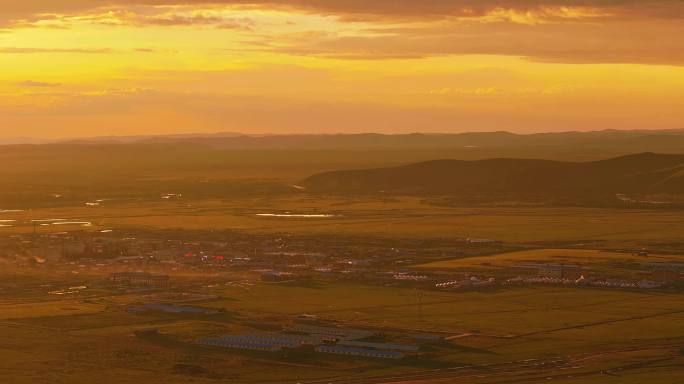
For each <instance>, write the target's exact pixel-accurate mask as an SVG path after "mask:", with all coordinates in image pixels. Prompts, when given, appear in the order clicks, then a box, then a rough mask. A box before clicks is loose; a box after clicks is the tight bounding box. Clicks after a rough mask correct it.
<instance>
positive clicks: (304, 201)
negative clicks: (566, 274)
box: [0, 195, 684, 242]
mask: <svg viewBox="0 0 684 384" xmlns="http://www.w3.org/2000/svg"><path fill="white" fill-rule="evenodd" d="M285 212H289V213H294V214H323V215H331V216H330V217H319V218H316V217H313V218H311V217H310V218H301V217H259V216H257V214H260V213H285ZM55 218H61V219H66V220H67V221H69V222H91V223H92V226H90V227H83V226H82V225H81V224H71V225H69V224H66V225H49V226H40V225H38V226H36V227H35V228H36V230H37V231H39V232H40V233H46V232H56V231H65V230H74V229H86V230H98V229H102V228H114V229H116V228H147V229H188V230H238V231H246V232H254V233H284V232H287V233H293V234H304V235H331V234H335V235H337V234H339V235H349V236H355V235H359V236H379V237H387V238H408V239H420V238H436V237H446V238H488V239H495V240H500V241H508V242H535V241H549V242H550V241H565V242H567V241H577V242H582V241H601V240H605V241H627V242H628V241H657V242H679V241H681V239H682V238H684V226H682V225H680V224H681V218H682V212H680V211H667V210H657V209H653V210H647V209H598V208H567V207H566V208H560V207H467V208H458V207H454V208H452V207H440V206H434V205H430V204H427V203H425V202H424V201H422V200H420V199H417V198H402V199H377V198H366V199H362V198H358V199H345V198H332V197H327V198H317V197H314V196H305V195H301V196H294V197H287V198H253V199H250V198H239V199H238V198H235V199H226V200H196V201H187V200H183V199H181V200H172V201H157V202H125V201H119V202H117V201H105V202H103V203H102V206H101V207H86V206H85V205H79V206H73V207H58V208H37V209H30V208H27V209H26V210H25V211H20V212H0V220H17V222H7V223H5V225H11V226H7V227H0V234H11V233H19V232H31V231H33V230H34V226H33V225H30V224H26V222H30V220H46V219H55ZM22 223H23V224H22Z"/></svg>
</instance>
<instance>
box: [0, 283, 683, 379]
mask: <svg viewBox="0 0 684 384" xmlns="http://www.w3.org/2000/svg"><path fill="white" fill-rule="evenodd" d="M198 289H199V290H200V291H201V292H202V293H208V294H213V295H217V296H218V299H216V300H213V301H209V302H206V303H203V304H202V305H203V306H207V307H214V308H219V309H222V310H225V311H226V312H225V314H223V315H218V316H214V317H212V316H175V315H168V314H167V315H155V314H132V313H128V312H126V311H124V308H125V305H127V304H130V303H134V302H136V301H139V300H141V299H142V297H141V296H138V295H136V294H125V295H120V294H112V295H104V296H99V297H95V296H93V297H88V296H87V295H86V296H83V297H81V298H79V297H71V298H68V299H66V298H65V299H62V298H58V299H47V300H46V299H43V300H44V301H40V300H37V299H38V298H37V297H34V298H32V299H30V298H22V299H18V300H15V301H12V300H8V299H5V300H3V302H2V303H0V328H1V329H2V333H3V335H4V339H3V344H2V347H1V348H0V355H1V356H2V357H3V358H4V361H5V362H6V363H5V364H3V368H2V374H3V377H5V378H8V379H10V380H11V379H12V378H17V381H11V382H13V383H14V382H17V383H22V381H21V380H19V379H18V378H20V377H21V378H22V380H24V381H23V382H26V383H28V382H33V383H43V382H45V383H47V382H50V383H86V382H91V381H92V380H93V379H94V378H95V377H98V381H99V382H102V383H108V382H112V383H113V382H116V383H121V382H131V383H132V382H139V381H141V380H149V382H153V383H162V382H165V383H184V382H188V380H190V382H196V383H203V382H212V381H214V380H216V379H217V378H222V379H224V380H228V379H229V380H230V381H231V382H235V383H276V382H278V383H294V382H309V381H311V382H316V380H321V379H325V380H333V379H334V378H336V377H340V376H346V377H347V379H349V380H350V381H345V382H349V383H351V382H354V381H351V379H350V378H349V374H348V372H347V371H348V370H352V371H353V370H355V369H361V368H362V371H363V374H362V375H358V376H355V377H357V379H358V380H361V379H363V377H369V376H377V377H385V376H386V377H393V376H394V375H402V374H408V373H409V372H411V373H415V372H416V370H417V371H418V372H422V371H423V370H431V369H432V368H429V367H418V366H412V365H411V364H409V363H392V362H389V363H388V362H384V361H364V360H358V359H342V360H339V359H334V358H332V359H331V358H328V357H320V356H316V357H315V358H313V359H308V360H306V359H305V360H295V361H279V360H274V359H273V358H271V357H270V356H269V355H268V354H263V355H254V356H252V355H249V354H247V355H245V354H243V353H239V352H230V351H210V350H205V349H202V348H198V347H194V346H192V345H189V344H184V343H182V344H178V343H175V342H154V341H150V340H146V339H141V338H138V337H135V332H136V331H141V330H145V329H150V328H155V329H158V330H159V332H161V333H162V334H166V335H170V336H171V337H172V338H173V339H174V340H179V341H184V342H188V341H192V340H194V339H196V338H198V337H202V336H206V335H212V334H225V333H231V332H245V331H248V330H249V329H250V328H249V325H247V324H248V322H249V321H265V320H266V321H276V322H278V321H290V319H292V318H294V317H295V316H297V315H299V314H302V313H307V314H312V315H316V316H319V317H320V318H322V319H326V320H331V321H335V322H337V323H339V324H343V325H348V326H353V327H366V328H371V329H378V330H381V331H382V332H387V333H422V332H431V333H438V334H441V335H443V336H445V337H447V338H448V339H450V343H451V347H448V348H446V347H440V348H439V349H438V350H436V351H438V357H437V362H438V363H439V364H447V365H448V366H473V365H474V366H485V365H494V366H496V367H499V366H501V367H502V368H496V369H492V371H493V372H490V374H494V371H497V370H499V369H504V368H503V367H505V366H506V364H509V363H508V362H510V361H524V360H529V359H538V360H541V359H549V358H554V359H565V360H573V359H577V361H576V362H575V363H573V364H575V365H576V366H577V368H574V369H573V372H576V371H577V372H579V371H588V372H591V371H595V370H596V369H599V370H600V368H601V367H613V366H620V365H621V364H631V363H635V362H641V363H644V362H646V361H650V360H651V359H669V360H668V362H670V363H671V362H672V361H677V360H673V359H680V357H678V356H679V355H678V353H679V352H678V347H677V345H679V346H681V345H682V343H684V332H683V331H682V330H684V297H682V296H681V295H677V294H669V293H663V292H636V291H620V290H599V289H581V288H548V287H546V288H519V289H512V290H505V291H498V290H492V291H479V292H439V291H430V290H416V289H413V288H401V287H389V286H377V285H366V284H359V283H342V282H336V283H326V284H321V285H319V286H316V287H313V288H305V287H295V286H283V285H277V284H276V285H273V284H264V283H255V284H254V285H251V286H247V287H233V286H221V287H215V288H200V287H198ZM28 300H32V301H33V302H32V303H31V304H30V306H29V304H27V303H26V301H28ZM245 321H247V323H246V322H245ZM92 351H97V352H96V353H92ZM589 351H591V352H592V354H591V356H588V355H586V354H588V353H589ZM610 351H612V352H610ZM616 351H621V352H616ZM602 354H610V356H612V358H611V359H607V358H606V357H605V356H603V355H602ZM407 364H408V365H407ZM187 365H191V366H200V367H202V369H204V370H205V371H203V372H204V373H203V374H200V375H191V376H188V375H187V373H184V372H183V371H182V369H181V368H179V367H184V366H187ZM267 367H268V369H266V368H267ZM597 367H600V368H597ZM102 369H106V370H107V371H108V372H114V373H116V375H115V376H114V375H112V376H105V377H100V376H98V372H101V371H102ZM505 369H510V370H511V374H513V373H514V372H515V374H533V373H534V372H528V369H529V367H527V368H525V369H522V368H520V371H518V368H515V369H513V368H505ZM661 369H662V367H661ZM561 372H562V371H561ZM654 372H659V370H658V368H653V367H649V366H648V365H645V366H643V367H640V368H639V369H637V370H635V371H634V375H635V376H634V377H636V378H638V377H643V375H649V377H658V376H657V375H651V374H652V373H654ZM485 373H486V371H485ZM683 373H684V371H682V370H681V366H680V369H674V370H673V368H672V367H670V368H668V369H667V370H665V371H663V372H662V381H652V382H654V383H668V384H669V383H671V381H667V380H668V378H670V377H676V375H678V374H683ZM631 374H632V373H631V371H629V372H628V373H625V374H624V376H623V379H625V380H629V378H630V377H631V376H630V375H631ZM595 375H596V374H587V375H586V377H583V378H582V380H580V381H571V382H577V383H585V382H586V383H594V382H597V381H594V379H595V377H594V376H595ZM108 377H116V380H115V381H108V380H109V379H108ZM45 378H49V379H47V380H46V379H45ZM295 378H296V379H295ZM476 379H477V378H475V379H473V380H476ZM585 379H586V381H585ZM32 380H33V381H32ZM41 380H42V381H41ZM490 380H491V378H490ZM634 380H637V379H634ZM359 382H363V381H359ZM382 382H385V381H382ZM417 382H420V381H417ZM426 382H429V381H426ZM455 382H458V381H455ZM468 382H470V381H468ZM472 382H479V381H472ZM482 382H483V383H484V382H491V381H487V380H484V379H483V381H482ZM615 382H620V383H622V382H638V381H615Z"/></svg>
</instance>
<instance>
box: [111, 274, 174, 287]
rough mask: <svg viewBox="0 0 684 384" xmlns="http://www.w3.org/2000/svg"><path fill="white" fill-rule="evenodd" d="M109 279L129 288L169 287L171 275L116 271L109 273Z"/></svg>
mask: <svg viewBox="0 0 684 384" xmlns="http://www.w3.org/2000/svg"><path fill="white" fill-rule="evenodd" d="M109 280H110V281H111V282H113V283H114V284H117V285H121V286H125V287H129V288H135V287H143V288H167V287H168V286H169V280H170V277H169V276H168V275H155V274H152V273H147V272H114V273H112V274H110V275H109Z"/></svg>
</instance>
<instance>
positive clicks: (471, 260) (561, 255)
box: [417, 248, 684, 270]
mask: <svg viewBox="0 0 684 384" xmlns="http://www.w3.org/2000/svg"><path fill="white" fill-rule="evenodd" d="M522 262H544V263H565V264H585V265H586V264H590V265H592V266H594V267H596V266H600V265H606V264H608V265H611V266H613V264H615V263H632V264H634V263H651V262H675V263H676V262H684V255H660V254H646V255H639V254H635V253H630V252H611V251H604V250H594V249H549V248H545V249H531V250H524V251H516V252H506V253H499V254H494V255H487V256H478V257H467V258H461V259H454V260H442V261H436V262H431V263H426V264H421V265H418V266H417V267H419V268H428V269H440V270H444V269H446V270H449V269H458V268H473V267H482V266H491V267H510V266H513V265H515V264H518V263H522Z"/></svg>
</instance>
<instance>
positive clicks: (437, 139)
mask: <svg viewBox="0 0 684 384" xmlns="http://www.w3.org/2000/svg"><path fill="white" fill-rule="evenodd" d="M103 143H108V144H135V143H138V144H174V143H189V144H196V145H202V146H206V147H209V148H214V149H239V150H272V149H297V150H309V149H312V150H339V149H343V150H393V149H431V148H440V149H444V148H461V149H462V148H515V147H577V146H582V147H586V148H587V149H592V148H597V147H600V148H611V149H614V150H622V151H631V152H642V151H653V152H682V151H684V149H682V148H684V129H670V130H625V131H623V130H603V131H587V132H579V131H572V132H548V133H533V134H516V133H511V132H506V131H497V132H465V133H409V134H380V133H358V134H275V135H248V134H242V133H237V132H219V133H209V134H199V133H197V134H193V133H189V134H172V135H149V136H144V135H140V136H102V137H92V138H78V139H68V140H41V139H31V138H20V139H4V140H3V139H0V145H10V144H49V145H71V144H81V145H85V144H103Z"/></svg>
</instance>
